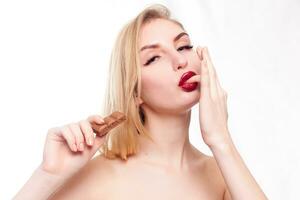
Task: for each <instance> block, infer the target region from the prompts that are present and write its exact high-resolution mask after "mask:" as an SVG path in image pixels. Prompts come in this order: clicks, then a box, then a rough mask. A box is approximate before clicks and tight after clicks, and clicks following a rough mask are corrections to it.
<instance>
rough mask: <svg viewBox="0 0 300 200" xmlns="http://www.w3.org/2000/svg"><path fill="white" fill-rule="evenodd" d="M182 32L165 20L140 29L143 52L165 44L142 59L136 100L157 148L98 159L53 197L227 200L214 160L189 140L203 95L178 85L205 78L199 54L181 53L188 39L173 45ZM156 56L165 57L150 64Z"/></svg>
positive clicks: (149, 146)
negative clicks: (187, 75)
mask: <svg viewBox="0 0 300 200" xmlns="http://www.w3.org/2000/svg"><path fill="white" fill-rule="evenodd" d="M182 32H184V30H183V29H182V28H181V27H179V26H178V25H176V24H174V23H172V22H170V21H167V20H163V19H156V20H154V21H152V22H151V23H149V24H146V25H144V26H143V27H142V30H141V37H140V41H139V46H140V48H142V47H143V46H145V45H149V44H154V43H158V44H159V45H160V47H159V48H151V49H145V50H143V51H141V52H140V55H139V56H140V60H141V63H142V66H141V68H142V95H141V97H140V98H138V99H137V101H138V103H139V104H140V106H142V107H143V109H144V111H145V113H146V116H147V117H146V118H147V120H146V123H145V126H146V128H147V129H148V130H150V132H151V134H152V137H153V138H154V140H155V144H154V143H151V142H150V141H149V140H146V139H144V138H139V141H140V143H141V149H140V152H139V153H138V154H137V155H135V156H132V157H130V159H129V160H128V161H126V162H125V161H120V160H107V159H105V158H104V157H103V156H99V157H97V158H96V159H94V160H93V161H91V162H90V163H88V165H87V166H86V167H85V168H84V170H82V172H81V173H80V175H78V176H77V177H73V178H72V180H71V181H69V183H68V184H66V186H65V187H64V188H63V189H62V190H61V191H60V192H59V193H57V195H56V196H55V197H53V199H74V198H75V199H76V198H78V199H80V198H79V197H80V196H82V195H83V194H84V196H85V197H86V195H87V194H90V195H91V196H89V199H97V198H99V197H105V198H104V199H120V198H121V197H122V198H123V199H171V198H172V199H208V200H209V199H223V198H224V193H225V187H226V186H225V183H224V180H223V178H222V175H221V173H220V171H219V169H218V167H217V164H216V162H215V160H214V159H213V158H212V157H210V156H207V155H205V154H203V153H201V152H200V151H199V150H197V149H196V148H195V147H194V146H193V145H192V144H191V143H190V141H189V137H188V135H189V123H190V115H191V108H192V107H193V106H194V105H195V104H197V103H198V102H199V98H200V91H199V87H198V88H197V89H196V90H195V91H193V92H185V91H183V90H182V88H180V87H178V82H179V80H180V77H181V75H182V74H183V73H184V72H186V71H189V70H192V71H194V72H196V73H197V74H200V70H201V69H200V65H201V60H200V57H199V55H198V54H197V52H196V50H194V49H180V47H182V46H186V45H191V41H190V39H189V36H187V35H183V36H182V37H180V38H179V39H178V40H177V41H176V42H174V41H173V39H174V38H175V37H176V36H177V35H179V34H180V33H182ZM162 33H163V34H162ZM153 56H160V57H159V58H155V59H154V60H153V62H152V63H151V64H149V65H147V66H145V65H144V64H145V63H146V62H147V61H148V60H149V59H151V58H152V57H153ZM170 99H172V103H170ZM108 174H109V175H108ZM86 177H88V178H86ZM97 185H101V189H99V187H97ZM136 188H140V189H139V190H136ZM171 188H172V189H171ZM114 191H118V192H114ZM84 196H82V197H84Z"/></svg>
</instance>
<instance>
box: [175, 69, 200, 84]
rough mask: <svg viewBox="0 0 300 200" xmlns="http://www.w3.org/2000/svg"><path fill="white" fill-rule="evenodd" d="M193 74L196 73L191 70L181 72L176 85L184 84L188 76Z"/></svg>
mask: <svg viewBox="0 0 300 200" xmlns="http://www.w3.org/2000/svg"><path fill="white" fill-rule="evenodd" d="M195 75H196V73H195V72H193V71H188V72H185V73H184V74H182V76H181V78H180V81H179V84H178V86H182V85H183V84H184V82H186V81H187V80H188V79H189V78H191V77H192V76H195Z"/></svg>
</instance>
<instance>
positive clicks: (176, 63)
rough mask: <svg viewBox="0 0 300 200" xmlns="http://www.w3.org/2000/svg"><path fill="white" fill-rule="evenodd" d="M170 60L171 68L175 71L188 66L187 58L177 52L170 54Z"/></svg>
mask: <svg viewBox="0 0 300 200" xmlns="http://www.w3.org/2000/svg"><path fill="white" fill-rule="evenodd" d="M172 60H173V68H174V70H175V71H177V70H179V69H181V68H185V67H186V66H187V64H188V60H187V58H186V57H185V56H184V55H182V54H181V53H180V52H178V51H175V52H174V53H173V54H172Z"/></svg>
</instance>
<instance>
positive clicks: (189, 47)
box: [177, 45, 193, 51]
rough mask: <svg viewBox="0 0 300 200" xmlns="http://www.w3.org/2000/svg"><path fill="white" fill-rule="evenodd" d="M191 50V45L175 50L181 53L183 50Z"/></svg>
mask: <svg viewBox="0 0 300 200" xmlns="http://www.w3.org/2000/svg"><path fill="white" fill-rule="evenodd" d="M192 48H193V46H192V45H186V46H182V47H179V48H178V49H177V50H179V51H181V50H183V49H187V50H189V49H192Z"/></svg>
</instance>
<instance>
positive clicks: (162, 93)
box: [141, 72, 176, 104]
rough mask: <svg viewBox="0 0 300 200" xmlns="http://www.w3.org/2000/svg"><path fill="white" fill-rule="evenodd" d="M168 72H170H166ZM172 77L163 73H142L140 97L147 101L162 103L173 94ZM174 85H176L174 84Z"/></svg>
mask: <svg viewBox="0 0 300 200" xmlns="http://www.w3.org/2000/svg"><path fill="white" fill-rule="evenodd" d="M168 73H170V72H168ZM173 82H174V80H172V77H170V76H164V75H163V73H155V74H147V75H144V76H143V75H142V94H141V95H142V98H143V100H144V101H145V102H146V103H147V102H148V103H150V102H151V104H157V103H159V104H163V102H164V101H165V100H166V101H167V100H168V99H169V97H170V96H172V95H174V92H176V91H174V90H172V88H173V86H172V85H173ZM174 87H176V85H174Z"/></svg>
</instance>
